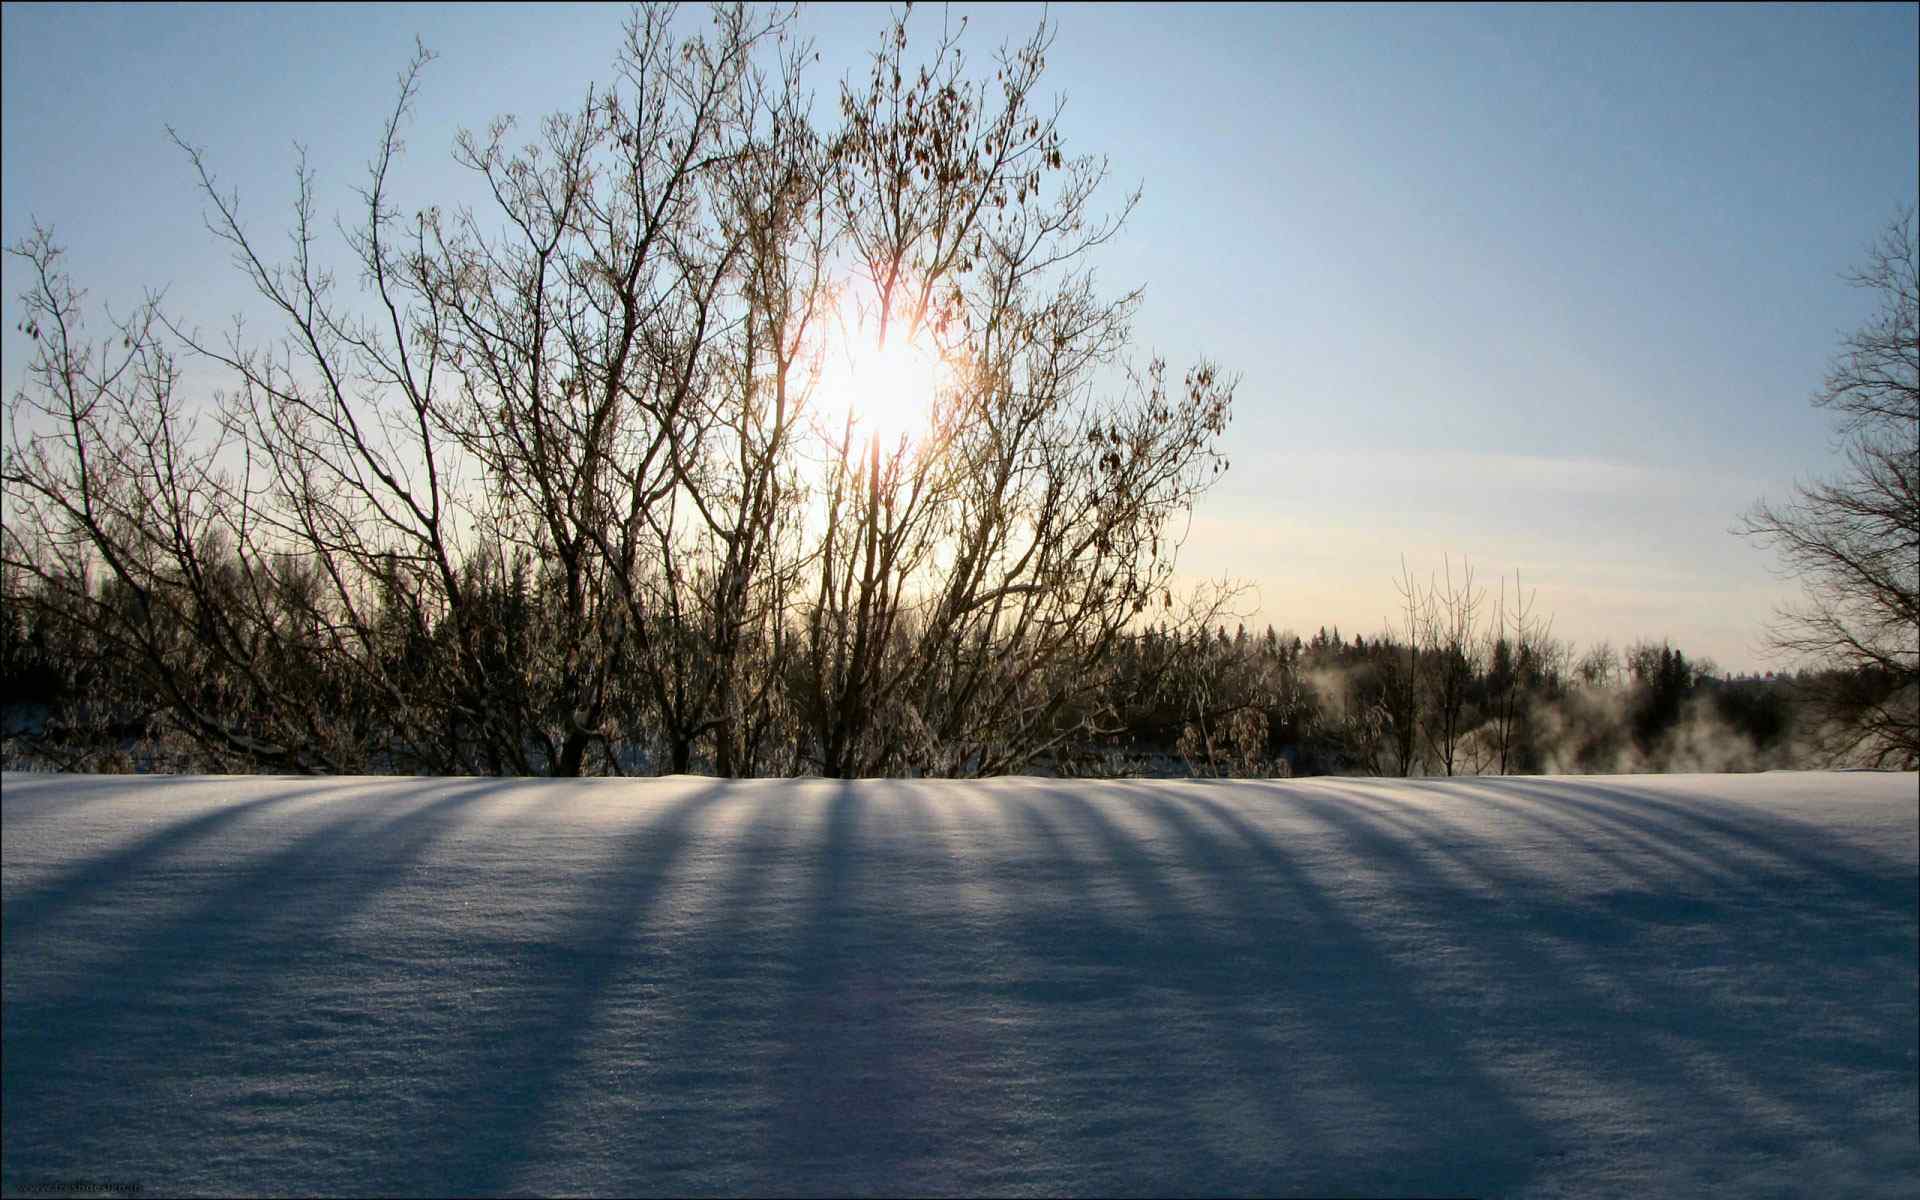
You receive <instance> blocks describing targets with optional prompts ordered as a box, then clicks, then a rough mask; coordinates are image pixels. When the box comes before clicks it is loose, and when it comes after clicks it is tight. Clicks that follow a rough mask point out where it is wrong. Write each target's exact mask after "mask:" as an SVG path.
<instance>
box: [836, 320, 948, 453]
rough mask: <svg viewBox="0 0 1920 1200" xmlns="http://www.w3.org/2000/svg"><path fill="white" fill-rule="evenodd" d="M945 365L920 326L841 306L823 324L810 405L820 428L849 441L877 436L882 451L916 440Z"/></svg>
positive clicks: (944, 381)
mask: <svg viewBox="0 0 1920 1200" xmlns="http://www.w3.org/2000/svg"><path fill="white" fill-rule="evenodd" d="M952 384H953V370H952V368H951V366H950V365H949V364H948V363H947V361H946V360H945V358H944V357H943V356H942V355H941V353H940V351H939V350H938V349H936V348H935V347H934V345H933V340H932V338H930V337H929V336H927V334H926V332H925V331H924V330H920V329H914V328H912V327H911V326H909V325H908V324H907V323H905V322H902V321H898V320H896V321H893V322H890V323H889V324H888V325H887V326H886V327H885V328H884V330H883V328H882V326H881V324H880V322H879V320H878V318H877V317H874V316H872V315H870V314H862V313H858V312H855V311H850V309H848V308H843V309H842V310H841V311H840V312H838V313H836V314H835V316H834V319H833V320H832V321H830V322H829V323H828V325H827V335H826V340H825V344H824V345H823V346H822V347H821V351H820V358H819V375H818V383H817V386H816V388H815V390H814V404H815V412H816V414H817V418H818V420H819V422H820V426H821V428H822V431H823V432H824V433H826V434H827V436H828V437H830V438H833V439H836V440H837V439H838V438H839V437H840V436H841V435H842V434H843V433H845V432H848V431H851V434H852V437H851V445H852V446H860V445H864V444H865V443H866V442H867V441H868V439H878V441H879V443H880V446H881V447H882V449H883V450H887V451H892V450H894V449H897V448H899V447H900V446H901V443H902V442H906V443H910V444H914V443H918V442H920V441H921V439H922V438H923V437H924V435H925V434H926V433H927V431H928V430H929V428H930V427H931V425H932V422H933V414H934V401H935V400H936V398H937V397H938V396H939V394H940V393H941V391H942V390H943V389H945V388H948V387H951V386H952Z"/></svg>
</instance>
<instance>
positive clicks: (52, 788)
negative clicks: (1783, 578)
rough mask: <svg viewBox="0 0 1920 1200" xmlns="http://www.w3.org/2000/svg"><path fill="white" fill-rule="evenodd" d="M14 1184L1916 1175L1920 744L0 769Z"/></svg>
mask: <svg viewBox="0 0 1920 1200" xmlns="http://www.w3.org/2000/svg"><path fill="white" fill-rule="evenodd" d="M0 782H3V785H4V804H3V805H0V815H3V816H4V841H3V843H0V844H3V845H4V856H3V863H4V872H0V882H3V885H4V886H3V887H0V892H3V894H4V905H5V919H4V927H3V928H4V976H3V978H4V1038H5V1045H4V1055H5V1056H4V1102H5V1116H4V1122H3V1125H0V1127H3V1129H4V1160H3V1161H0V1189H3V1190H4V1191H5V1192H7V1193H8V1194H28V1193H31V1192H34V1191H36V1190H44V1189H47V1188H51V1187H64V1186H69V1185H71V1184H73V1183H74V1182H75V1181H92V1183H91V1186H94V1187H96V1188H102V1187H105V1186H108V1185H112V1184H119V1183H127V1182H134V1183H138V1184H140V1185H141V1186H142V1187H143V1188H144V1191H145V1193H146V1194H148V1195H155V1194H228V1195H248V1194H260V1195H272V1194H287V1193H294V1194H312V1193H319V1194H357V1195H370V1194H391V1195H444V1194H469V1193H473V1194H488V1193H544V1194H568V1193H596V1194H608V1195H612V1194H623V1195H644V1194H675V1195H678V1194H714V1193H719V1194H751V1193H775V1194H781V1195H811V1194H819V1193H834V1194H879V1193H888V1194H892V1193H907V1194H955V1193H962V1194H980V1193H984V1194H995V1195H1035V1194H1042V1195H1055V1194H1075V1195H1087V1194H1110V1193H1122V1194H1130V1195H1131V1194H1164V1193H1174V1194H1220V1193H1266V1194H1282V1195H1289V1194H1343V1193H1346V1194H1352V1193H1361V1194H1408V1193H1411V1194H1436V1193H1439V1194H1456V1193H1465V1194H1473V1195H1486V1196H1507V1195H1511V1196H1563V1195H1564V1196H1625V1195H1643V1194H1665V1195H1683V1194H1710V1193H1711V1194H1723V1195H1739V1196H1742V1197H1746V1196H1767V1195H1777V1196H1793V1195H1888V1196H1893V1195H1898V1196H1912V1195H1914V1194H1916V1193H1920V1132H1916V1131H1917V1130H1920V1104H1917V1102H1916V1090H1917V1087H1920V1082H1917V1080H1920V1077H1917V1075H1916V1072H1917V1071H1920V1049H1917V1044H1920V828H1917V827H1920V815H1917V807H1920V805H1917V796H1920V780H1917V779H1916V776H1914V775H1911V774H1905V775H1893V774H1871V773H1833V774H1768V775H1747V776H1670V777H1634V778H1627V777H1618V778H1553V779H1507V780H1471V781H1448V782H1437V781H1421V782H1404V781H1360V780H1325V781H1318V780H1315V781H1302V782H1285V783H1260V782H1245V783H1225V782H1209V783H1168V782H1154V783H1086V782H1075V781H1060V780H1040V779H1014V780H1003V781H995V782H987V783H918V782H899V781H888V782H863V783H855V784H840V783H835V782H828V781H820V780H811V781H780V782H754V783H728V782H720V781H716V780H709V779H693V778H674V779H665V780H652V781H623V780H593V781H577V782H500V781H494V780H416V779H405V780H395V779H380V780H375V779H329V780H305V779H300V780H296V779H270V778H220V779H207V778H88V777H64V776H38V775H8V776H6V777H5V778H4V781H0Z"/></svg>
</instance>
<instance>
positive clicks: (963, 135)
mask: <svg viewBox="0 0 1920 1200" xmlns="http://www.w3.org/2000/svg"><path fill="white" fill-rule="evenodd" d="M956 36H957V35H951V36H948V37H946V38H944V39H943V40H942V41H941V43H940V44H939V45H938V46H937V47H936V49H935V51H934V53H933V55H932V63H931V65H929V66H927V67H925V68H923V69H921V70H919V71H917V72H916V71H914V70H913V69H912V67H911V66H910V65H909V64H906V63H904V62H903V60H902V57H901V55H902V53H903V51H904V50H905V48H906V45H907V38H906V31H905V27H904V24H901V23H896V25H895V26H894V28H893V30H892V31H891V32H890V34H889V35H888V38H887V40H886V42H885V43H884V44H883V46H882V48H881V50H880V51H879V52H878V53H877V54H876V55H875V56H874V60H873V69H872V72H871V77H870V79H869V81H868V83H867V85H866V86H865V87H864V88H863V89H861V90H858V91H856V90H854V89H851V88H849V89H848V90H847V91H846V92H845V93H844V94H843V98H842V108H843V111H844V113H845V114H846V116H847V118H848V122H849V127H848V130H847V132H846V134H845V136H844V138H843V139H842V141H841V143H840V145H839V162H840V167H841V169H840V172H839V174H838V175H837V176H836V179H837V186H838V189H839V191H838V197H839V202H840V205H841V210H842V216H843V221H844V228H845V230H846V232H847V237H848V241H849V244H850V246H851V249H852V253H853V258H854V264H855V274H856V276H857V278H858V280H859V283H860V286H861V288H862V289H863V291H864V293H865V301H866V306H867V307H868V309H869V311H871V312H872V313H874V314H875V319H874V329H873V333H872V336H873V337H875V338H876V339H877V340H878V341H879V342H880V343H881V344H882V345H884V344H885V341H886V339H889V338H895V337H904V338H912V337H915V336H926V337H928V338H929V339H930V340H931V342H932V343H933V344H934V346H935V347H936V348H937V350H938V352H939V354H940V355H941V357H942V358H943V359H944V360H945V361H946V362H947V363H948V365H949V369H950V371H951V375H952V378H951V382H950V384H949V385H948V386H945V387H943V388H941V389H940V391H939V393H938V394H937V395H934V396H932V397H929V398H928V399H930V400H931V402H932V403H931V406H930V412H929V419H928V425H927V428H926V430H925V432H924V433H923V434H922V435H921V436H920V438H919V439H918V440H915V441H911V442H908V441H902V442H898V443H895V444H894V445H891V446H884V445H882V444H881V441H880V439H879V438H878V436H876V435H871V434H869V435H867V437H866V439H865V442H864V444H861V443H860V442H858V441H857V440H855V435H854V427H853V426H852V424H851V423H849V424H848V425H847V426H846V427H845V428H844V429H843V430H841V431H840V440H839V441H838V442H837V443H836V444H834V445H832V446H831V450H832V456H833V465H832V469H831V472H830V480H829V484H828V495H827V504H826V513H827V520H826V525H825V534H824V539H823V542H822V544H821V547H820V553H819V556H818V559H817V563H818V566H817V571H816V575H817V583H816V584H815V587H814V593H813V604H812V609H811V615H810V617H809V625H808V635H807V655H806V657H807V661H808V662H809V663H810V664H811V673H810V676H809V682H808V695H807V710H808V711H809V713H810V714H811V719H812V725H813V729H814V741H815V742H816V749H815V751H814V753H815V754H816V755H817V760H818V764H819V767H820V769H821V771H822V772H823V773H825V774H828V775H850V774H869V773H890V772H894V771H901V770H906V771H912V772H916V773H930V774H940V775H953V774H994V773H999V772H1004V771H1007V770H1010V769H1012V768H1014V767H1015V766H1017V765H1019V764H1021V763H1024V762H1028V761H1031V760H1032V759H1033V758H1035V757H1036V756H1038V755H1041V754H1044V753H1046V752H1048V751H1050V750H1052V749H1053V748H1055V747H1057V746H1058V745H1060V744H1061V743H1062V742H1064V741H1065V740H1067V739H1069V738H1072V737H1075V736H1078V735H1081V734H1085V733H1088V732H1096V731H1099V730H1100V729H1102V728H1103V726H1102V724H1101V719H1102V718H1103V717H1105V716H1107V715H1109V714H1107V713H1105V712H1102V711H1100V705H1099V703H1098V702H1097V701H1098V698H1099V697H1100V696H1101V695H1102V684H1103V681H1104V680H1105V679H1106V677H1107V671H1108V667H1109V665H1110V662H1111V658H1112V651H1113V649H1114V647H1115V645H1116V641H1117V639H1118V638H1119V637H1120V635H1121V634H1122V632H1123V631H1124V630H1125V629H1126V628H1127V627H1128V625H1129V623H1130V622H1132V621H1133V620H1135V619H1136V617H1137V616H1138V615H1139V614H1141V613H1142V612H1143V611H1144V610H1145V609H1146V607H1147V605H1148V603H1149V602H1151V601H1152V600H1154V599H1156V598H1159V599H1161V600H1163V601H1165V602H1168V603H1170V600H1171V598H1170V596H1169V595H1168V593H1167V585H1168V583H1169V581H1170V578H1171V570H1172V564H1173V557H1174V554H1175V552H1176V551H1177V549H1178V539H1177V537H1176V536H1175V535H1174V532H1173V529H1172V525H1173V522H1174V520H1175V519H1176V518H1177V517H1179V516H1180V515H1182V514H1184V513H1185V512H1186V511H1187V510H1188V509H1189V508H1190V506H1191V504H1192V502H1193V500H1194V499H1195V497H1196V496H1197V495H1198V494H1199V493H1200V492H1201V491H1202V490H1203V489H1204V488H1205V487H1206V486H1207V484H1209V483H1210V482H1211V480H1212V479H1213V478H1214V477H1215V476H1216V475H1217V474H1218V472H1219V471H1220V470H1221V469H1223V468H1224V465H1225V464H1224V460H1223V459H1222V458H1221V457H1220V455H1219V454H1218V451H1217V449H1216V446H1215V441H1216V439H1217V437H1218V435H1219V434H1220V433H1221V432H1222V431H1223V430H1224V428H1225V424H1226V420H1227V413H1228V409H1229V405H1230V403H1231V398H1232V393H1233V387H1234V384H1233V382H1232V381H1231V380H1228V379H1226V378H1225V377H1223V376H1222V375H1221V374H1220V373H1219V372H1218V371H1217V370H1216V369H1215V368H1214V367H1213V366H1211V365H1210V364H1204V363H1203V364H1201V365H1199V366H1197V367H1195V368H1194V369H1192V370H1191V371H1189V372H1188V373H1187V374H1186V376H1185V378H1184V380H1183V381H1182V382H1181V383H1180V384H1178V385H1175V384H1171V383H1169V382H1168V380H1167V377H1166V370H1165V366H1164V364H1162V363H1160V362H1154V363H1152V364H1150V365H1149V366H1148V367H1147V368H1146V369H1145V370H1144V371H1142V372H1139V373H1132V372H1128V373H1126V374H1124V375H1119V376H1117V377H1116V374H1115V369H1116V368H1117V367H1118V366H1119V364H1120V355H1121V352H1122V350H1123V349H1124V346H1125V343H1126V339H1127V335H1128V321H1129V318H1130V316H1131V313H1132V311H1133V308H1134V306H1135V301H1136V299H1137V293H1135V294H1130V295H1126V296H1122V297H1120V298H1118V299H1113V300H1109V299H1104V298H1102V297H1101V296H1100V295H1099V294H1098V292H1097V291H1096V289H1095V288H1094V286H1093V278H1092V272H1091V266H1090V265H1089V263H1088V256H1089V255H1090V253H1091V252H1092V251H1093V250H1094V249H1096V248H1097V247H1099V246H1101V245H1103V244H1104V243H1105V242H1107V241H1108V240H1109V239H1110V238H1111V237H1112V236H1113V235H1114V234H1115V233H1116V232H1117V231H1118V229H1119V226H1120V222H1121V220H1122V219H1123V218H1124V216H1125V215H1126V212H1127V211H1130V209H1131V207H1132V205H1133V200H1134V198H1133V197H1129V198H1127V200H1126V201H1125V202H1124V204H1123V205H1122V207H1121V211H1120V212H1119V213H1117V214H1114V215H1112V216H1108V217H1106V218H1101V217H1099V216H1097V215H1096V214H1095V213H1094V211H1093V207H1092V206H1093V201H1094V198H1095V195H1096V192H1097V189H1098V188H1099V186H1100V184H1101V183H1102V182H1103V180H1104V179H1105V177H1106V174H1107V168H1106V164H1105V162H1104V161H1103V160H1098V159H1092V158H1079V159H1068V158H1066V157H1064V156H1063V154H1062V151H1061V149H1060V142H1059V135H1058V132H1057V129H1056V118H1057V116H1058V109H1057V108H1056V109H1055V110H1054V111H1053V112H1050V113H1041V112H1036V111H1034V110H1033V108H1032V105H1033V98H1034V91H1035V87H1036V85H1037V83H1038V80H1039V78H1040V74H1041V71H1042V69H1043V67H1044V63H1045V53H1046V50H1047V47H1048V45H1049V43H1050V40H1051V31H1050V30H1049V29H1048V28H1046V27H1045V26H1042V27H1041V28H1040V29H1039V30H1037V31H1036V32H1035V34H1034V35H1033V37H1032V38H1030V39H1029V40H1028V41H1027V42H1026V43H1024V44H1023V45H1021V46H1019V47H1017V48H1013V49H1010V50H1008V51H1004V52H1003V53H1002V55H1001V59H1000V70H999V72H998V74H997V78H996V81H995V82H994V83H993V84H988V83H986V82H984V81H970V80H969V79H968V78H967V77H966V75H965V73H964V70H963V68H964V60H963V58H962V57H961V55H960V51H959V49H958V45H957V42H956V40H955V37H956ZM1049 180H1051V181H1052V182H1053V184H1054V189H1053V191H1052V195H1051V196H1050V197H1049V196H1046V195H1045V194H1044V190H1043V189H1044V188H1045V186H1046V184H1047V183H1048V182H1049Z"/></svg>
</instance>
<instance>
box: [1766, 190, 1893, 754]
mask: <svg viewBox="0 0 1920 1200" xmlns="http://www.w3.org/2000/svg"><path fill="white" fill-rule="evenodd" d="M1916 275H1920V245H1917V244H1916V241H1915V231H1914V214H1913V210H1912V209H1908V210H1907V211H1906V212H1905V213H1903V214H1901V215H1900V216H1899V217H1897V218H1896V219H1895V220H1894V221H1893V222H1892V223H1891V224H1890V225H1889V226H1888V227H1887V229H1886V230H1885V231H1884V232H1883V233H1882V235H1881V236H1880V238H1879V239H1878V240H1877V241H1876V242H1875V244H1874V245H1873V247H1872V249H1871V250H1870V252H1869V254H1868V258H1867V262H1866V265H1865V266H1864V267H1862V268H1860V269H1859V270H1858V271H1856V272H1854V273H1853V274H1852V275H1850V276H1848V277H1847V278H1848V282H1850V283H1852V284H1853V285H1854V286H1856V287H1861V288H1866V289H1868V290H1870V291H1872V292H1874V293H1876V294H1877V296H1878V300H1879V309H1878V311H1877V312H1876V313H1875V314H1874V317H1873V318H1872V320H1870V321H1869V322H1868V323H1867V324H1866V325H1864V326H1863V327H1862V328H1860V329H1859V330H1858V331H1856V332H1855V333H1854V334H1852V335H1851V336H1850V337H1848V338H1847V339H1846V341H1845V342H1844V343H1843V344H1842V347H1841V350H1840V352H1839V354H1838V355H1837V356H1836V357H1835V359H1834V363H1833V367H1832V370H1831V371H1830V373H1829V374H1828V376H1827V381H1826V385H1825V386H1824V387H1823V388H1822V389H1821V390H1820V392H1819V393H1818V394H1817V395H1815V396H1814V398H1813V402H1814V403H1815V404H1816V405H1818V406H1819V407H1821V408H1825V409H1828V410H1829V411H1831V412H1833V413H1834V414H1835V416H1836V417H1837V419H1838V435H1839V439H1840V445H1841V450H1842V453H1843V454H1844V456H1845V459H1846V467H1845V469H1844V470H1843V471H1842V472H1841V473H1840V474H1839V475H1838V476H1837V477H1835V478H1831V479H1827V480H1819V481H1815V482H1812V483H1806V484H1801V485H1800V486H1798V487H1797V488H1795V490H1794V492H1793V494H1792V497H1791V498H1790V499H1788V500H1787V501H1785V502H1783V503H1774V502H1771V501H1765V500H1763V501H1761V502H1760V503H1758V504H1757V505H1755V506H1754V508H1753V509H1752V510H1751V511H1749V512H1748V513H1747V514H1746V517H1745V519H1744V521H1743V522H1742V524H1741V525H1740V527H1739V532H1741V533H1744V534H1746V535H1747V536H1750V537H1754V538H1756V539H1758V540H1759V541H1760V542H1761V543H1762V544H1763V545H1767V546H1769V547H1771V548H1772V549H1773V550H1774V551H1775V553H1776V554H1778V555H1779V558H1780V561H1781V563H1782V564H1783V566H1784V567H1785V569H1786V571H1787V572H1788V573H1789V574H1791V575H1793V576H1795V577H1797V578H1798V579H1799V580H1800V581H1801V583H1802V585H1803V599H1802V601H1801V602H1800V603H1799V604H1798V605H1795V606H1793V607H1789V608H1786V609H1783V610H1782V611H1781V612H1780V614H1779V619H1778V620H1777V622H1776V623H1775V624H1774V626H1773V627H1772V629H1771V634H1770V636H1771V642H1772V647H1773V649H1774V651H1775V652H1776V653H1777V654H1779V655H1780V656H1781V657H1782V658H1784V659H1786V660H1788V661H1791V662H1793V663H1795V664H1796V665H1801V666H1805V667H1813V668H1818V669H1821V674H1819V675H1816V676H1814V677H1812V678H1811V679H1810V680H1808V681H1807V682H1806V696H1807V699H1808V700H1809V701H1810V702H1811V703H1812V704H1813V705H1814V706H1815V711H1816V712H1817V714H1818V715H1819V716H1820V717H1822V718H1824V724H1823V726H1822V728H1821V730H1820V732H1821V733H1822V734H1823V735H1824V738H1825V741H1826V745H1825V746H1824V750H1825V751H1826V753H1827V754H1828V756H1829V757H1830V758H1831V759H1832V760H1834V761H1854V762H1862V763H1866V764H1869V765H1874V766H1899V767H1903V768H1905V769H1909V770H1910V769H1913V768H1914V767H1916V766H1920V284H1917V283H1916Z"/></svg>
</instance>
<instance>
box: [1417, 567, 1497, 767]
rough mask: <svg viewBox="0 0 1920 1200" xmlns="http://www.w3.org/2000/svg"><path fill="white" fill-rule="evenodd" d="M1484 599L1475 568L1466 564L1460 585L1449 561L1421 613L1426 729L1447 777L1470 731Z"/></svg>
mask: <svg viewBox="0 0 1920 1200" xmlns="http://www.w3.org/2000/svg"><path fill="white" fill-rule="evenodd" d="M1485 600H1486V592H1485V590H1484V589H1482V590H1480V591H1475V590H1474V586H1473V566H1472V564H1471V563H1468V564H1465V566H1464V571H1463V577H1462V579H1461V581H1460V583H1459V585H1457V586H1456V585H1455V584H1454V581H1453V562H1452V560H1451V559H1449V560H1448V561H1447V564H1446V574H1445V576H1444V577H1443V578H1442V579H1441V580H1440V581H1437V582H1434V583H1431V584H1429V585H1428V587H1427V595H1426V603H1425V607H1424V609H1423V610H1422V612H1421V649H1422V651H1423V652H1424V655H1423V657H1424V668H1425V669H1424V671H1423V674H1422V678H1423V680H1424V683H1425V688H1426V698H1425V701H1424V704H1423V707H1422V712H1421V730H1422V731H1423V732H1424V733H1425V734H1426V741H1427V748H1428V749H1429V750H1430V751H1432V753H1433V755H1434V757H1435V759H1437V760H1438V761H1439V763H1440V765H1441V766H1442V767H1443V768H1444V769H1445V770H1446V773H1447V774H1448V775H1452V774H1453V773H1454V765H1455V760H1456V758H1457V756H1458V752H1459V748H1460V740H1461V738H1462V737H1464V736H1465V735H1466V732H1467V729H1468V724H1467V701H1468V693H1469V692H1470V690H1471V689H1472V685H1473V679H1474V676H1475V675H1476V674H1477V673H1478V672H1479V658H1480V608H1481V605H1482V604H1483V603H1484V602H1485Z"/></svg>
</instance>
